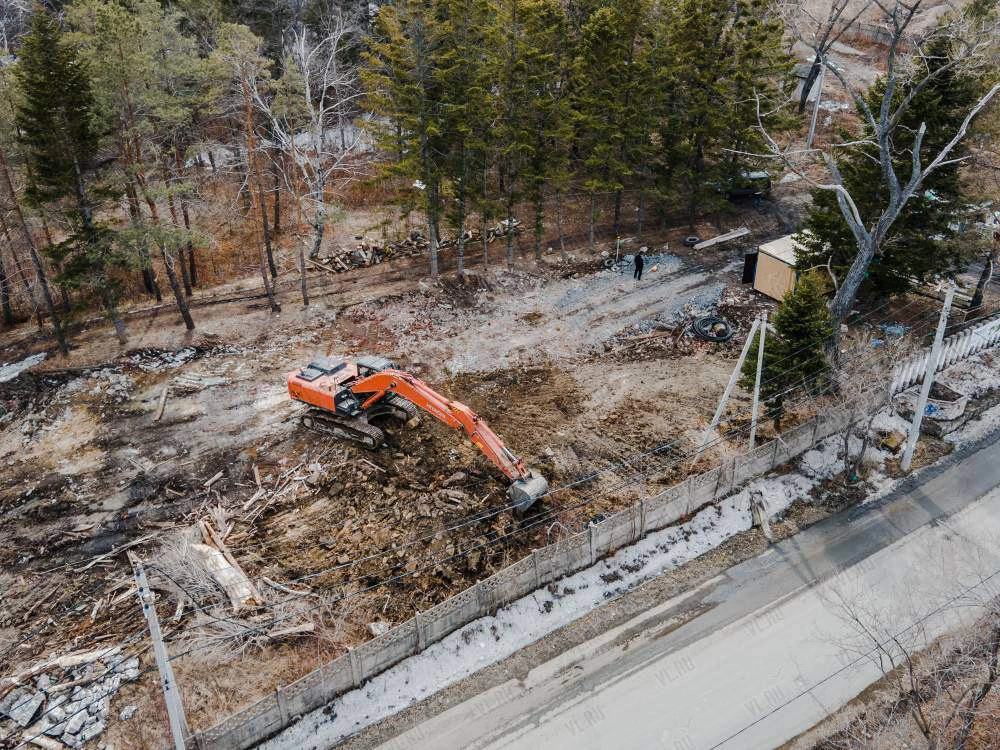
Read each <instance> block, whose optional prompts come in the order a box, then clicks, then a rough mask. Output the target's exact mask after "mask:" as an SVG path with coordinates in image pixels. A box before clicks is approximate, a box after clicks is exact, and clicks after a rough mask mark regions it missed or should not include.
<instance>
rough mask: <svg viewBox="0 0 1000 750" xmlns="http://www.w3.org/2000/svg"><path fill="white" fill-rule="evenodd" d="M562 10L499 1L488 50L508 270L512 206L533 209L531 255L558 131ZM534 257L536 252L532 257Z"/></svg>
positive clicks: (531, 0) (534, 0)
mask: <svg viewBox="0 0 1000 750" xmlns="http://www.w3.org/2000/svg"><path fill="white" fill-rule="evenodd" d="M561 21H562V10H561V8H559V6H558V5H554V4H552V3H549V2H545V1H544V0H499V2H497V4H496V15H495V19H494V24H493V28H494V42H493V43H492V44H491V45H490V46H491V49H492V54H491V56H490V62H489V70H490V79H491V80H492V81H493V84H494V85H493V94H494V95H493V110H494V111H495V113H496V127H495V128H494V133H493V137H494V142H495V148H496V153H497V161H498V170H499V181H500V184H501V185H502V188H503V190H502V192H503V203H504V212H505V215H506V220H507V222H508V228H509V229H508V232H507V235H506V238H507V265H508V267H512V266H513V262H514V257H513V256H514V250H513V241H514V234H513V231H511V230H510V227H511V224H512V222H513V219H514V206H515V204H516V203H517V202H519V201H520V200H521V199H522V198H523V197H525V196H529V197H531V198H532V202H533V203H534V205H535V214H536V220H535V225H536V251H538V250H540V243H539V241H538V238H537V237H538V233H539V232H540V222H541V193H540V191H541V185H542V184H544V181H545V176H546V170H547V167H548V165H549V163H550V160H549V157H550V156H555V155H556V152H555V151H552V150H550V149H551V148H552V143H551V141H552V139H553V137H554V136H555V135H556V134H558V133H559V129H560V127H562V126H563V124H564V123H563V121H561V120H560V119H557V118H561V117H562V116H563V115H564V112H565V110H563V111H562V112H561V111H560V110H559V109H558V108H557V107H556V104H557V102H559V99H558V97H557V93H558V92H557V91H556V89H555V87H556V85H557V84H558V82H559V80H560V70H559V57H558V54H557V51H556V50H557V48H558V46H559V45H560V43H561V38H562V28H563V27H562V23H561ZM538 254H539V255H540V252H539V253H538Z"/></svg>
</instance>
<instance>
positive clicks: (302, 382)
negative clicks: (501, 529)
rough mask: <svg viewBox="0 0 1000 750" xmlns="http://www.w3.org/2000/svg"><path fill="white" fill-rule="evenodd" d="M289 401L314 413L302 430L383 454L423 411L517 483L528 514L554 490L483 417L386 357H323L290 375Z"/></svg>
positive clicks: (515, 493) (521, 507)
mask: <svg viewBox="0 0 1000 750" xmlns="http://www.w3.org/2000/svg"><path fill="white" fill-rule="evenodd" d="M286 377H287V381H288V395H289V396H291V398H292V399H294V400H296V401H301V402H303V403H305V404H308V405H309V406H310V407H312V408H310V409H309V411H307V412H306V413H305V414H304V415H303V416H302V418H301V422H302V425H303V426H305V427H308V428H310V429H313V430H317V431H319V432H323V433H326V434H328V435H333V436H334V437H337V438H340V439H345V440H350V441H353V442H356V443H360V444H361V445H363V446H365V447H366V448H378V447H379V446H381V445H382V444H383V443H384V442H385V428H386V427H387V426H388V425H387V423H388V422H392V421H396V422H403V423H406V424H410V425H413V424H415V423H416V421H417V417H418V416H419V413H420V410H421V409H422V410H424V411H426V412H427V413H428V414H430V415H431V416H434V417H436V418H437V419H439V420H441V421H442V422H444V423H445V424H447V425H448V426H449V427H454V428H461V429H463V430H464V431H465V433H466V434H467V435H468V436H469V439H470V440H471V441H472V443H473V445H475V446H476V447H477V448H479V450H481V451H482V452H483V454H484V455H485V456H486V457H487V458H488V459H489V460H490V461H491V462H492V463H493V465H494V466H496V467H497V468H498V469H500V471H502V472H503V473H504V474H505V475H507V477H508V478H509V479H510V480H511V485H510V487H509V489H508V495H509V496H510V499H511V501H512V502H513V503H514V506H515V507H516V509H517V511H518V512H519V513H523V512H524V511H526V510H527V509H528V508H529V507H531V505H532V504H533V503H534V502H535V501H536V500H537V499H538V498H539V497H541V496H542V495H544V494H545V493H546V492H548V488H549V484H548V482H547V481H546V480H545V477H543V476H542V475H541V474H539V473H538V472H537V471H535V470H534V469H529V468H528V467H526V466H525V465H524V462H523V461H521V459H519V458H518V457H517V456H515V455H514V454H513V453H512V452H511V450H510V449H509V448H507V446H506V445H504V444H503V441H501V440H500V438H499V437H497V436H496V434H495V433H494V432H493V431H492V430H491V429H490V428H489V425H487V424H486V422H485V421H483V420H482V419H481V418H480V417H479V416H478V415H477V414H475V413H474V412H473V411H472V410H471V409H469V407H467V406H466V405H465V404H461V403H459V402H457V401H450V400H448V399H447V398H445V397H444V396H442V395H441V394H439V393H437V392H436V391H435V390H433V389H432V388H431V387H430V386H428V385H427V384H426V383H424V382H423V381H421V380H418V379H417V378H415V377H414V376H413V375H411V374H409V373H407V372H403V371H401V370H397V369H396V368H395V366H394V365H393V363H392V362H391V361H390V360H388V359H386V358H385V357H376V356H362V357H356V358H351V357H321V358H319V359H315V360H313V361H312V362H310V363H309V364H308V365H307V366H306V367H303V368H301V369H298V370H293V371H292V372H289V373H288V374H287V376H286Z"/></svg>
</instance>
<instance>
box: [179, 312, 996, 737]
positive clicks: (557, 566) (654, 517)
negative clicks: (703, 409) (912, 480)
mask: <svg viewBox="0 0 1000 750" xmlns="http://www.w3.org/2000/svg"><path fill="white" fill-rule="evenodd" d="M997 342H1000V318H998V319H996V320H991V321H989V322H985V323H981V324H979V325H977V326H974V327H973V328H970V329H967V330H965V331H963V332H961V333H958V334H956V335H954V336H951V337H950V338H948V339H947V345H946V347H945V349H944V350H943V355H942V364H941V368H944V367H946V366H947V365H948V364H953V363H954V362H956V361H958V360H960V359H964V358H966V357H970V356H972V355H973V354H976V353H978V352H979V351H982V350H983V349H985V348H986V347H987V346H990V345H992V344H995V343H997ZM926 357H927V352H925V353H923V354H920V355H917V356H915V357H914V358H913V359H912V360H910V361H907V362H904V363H902V364H901V365H899V366H898V367H897V368H896V370H895V372H894V376H893V381H892V382H893V387H892V395H894V394H896V393H897V392H899V391H900V390H903V389H905V388H907V387H909V386H910V385H912V384H913V383H914V382H915V380H914V379H913V378H914V377H915V378H916V379H917V380H919V379H920V376H921V375H922V373H923V369H922V368H923V365H922V364H921V363H925V362H926ZM911 372H913V373H917V374H916V375H911V374H910V373H911ZM886 395H887V396H888V395H890V394H886ZM884 404H885V402H882V404H881V405H884ZM881 405H879V404H875V406H879V408H881ZM859 406H860V407H861V408H865V409H867V408H871V407H872V406H873V404H872V403H871V400H870V399H868V398H865V397H862V398H861V399H860V400H859V403H858V404H852V403H844V404H840V405H838V406H836V407H834V408H832V409H828V410H826V411H824V412H823V413H822V414H819V415H817V416H815V417H813V418H812V419H810V420H808V421H807V422H804V423H802V424H800V425H798V426H796V427H793V428H791V429H789V430H786V431H785V432H784V433H782V434H781V435H780V436H778V437H777V438H776V439H774V440H771V441H769V442H767V443H764V444H763V445H760V446H758V447H757V448H755V449H754V450H752V451H749V452H747V453H745V454H741V455H737V456H733V457H731V458H727V459H725V460H724V461H723V462H722V463H721V464H720V465H718V466H716V467H714V468H712V469H709V470H708V471H706V472H703V473H701V474H695V475H691V476H689V477H688V478H687V479H685V480H684V481H683V482H681V483H679V484H676V485H674V486H673V487H670V488H669V489H667V490H664V491H662V492H659V493H657V494H656V495H653V496H651V497H648V498H644V499H643V500H640V501H639V502H637V503H635V504H634V505H633V506H632V507H630V508H627V509H625V510H623V511H621V512H619V513H616V514H614V515H612V516H609V517H607V518H605V519H604V520H603V521H601V522H600V523H593V522H592V523H590V524H589V525H588V526H587V527H586V528H585V529H584V530H583V531H580V532H578V533H576V534H572V535H570V536H567V537H565V538H563V539H560V540H559V541H557V542H553V543H552V544H547V545H546V546H544V547H541V548H540V549H537V550H535V551H534V552H533V553H532V554H531V555H529V556H527V557H525V558H522V559H521V560H519V561H518V562H516V563H514V564H512V565H510V566H508V567H506V568H504V569H503V570H501V571H499V572H497V573H494V574H493V575H492V576H490V577H489V578H486V579H484V580H482V581H479V582H478V583H477V584H476V585H474V586H472V587H470V588H468V589H466V590H465V591H462V592H461V593H459V594H456V595H455V596H453V597H451V598H449V599H446V600H445V601H443V602H441V603H440V604H438V605H436V606H434V607H431V608H430V609H428V610H427V611H425V612H418V613H417V615H416V616H415V617H414V618H413V619H410V620H407V621H406V622H404V623H401V624H400V625H397V626H396V627H394V628H393V629H392V630H390V631H389V632H387V633H385V634H384V635H380V636H377V637H375V638H373V639H372V640H370V641H367V642H365V643H363V644H361V645H360V646H357V647H356V648H354V649H351V650H350V651H349V652H348V653H347V654H346V655H344V656H341V657H339V658H337V659H334V660H333V661H331V662H330V663H328V664H326V665H324V666H322V667H319V668H318V669H315V670H313V671H312V672H310V673H309V674H307V675H305V676H304V677H302V678H301V679H299V680H296V681H295V682H293V683H292V684H290V685H287V686H284V687H279V688H278V689H277V690H275V691H274V693H272V694H270V695H267V696H265V697H264V698H261V699H260V700H258V701H257V702H256V703H253V704H251V705H249V706H247V707H246V708H244V709H243V710H242V711H239V712H238V713H235V714H233V715H231V716H229V717H228V718H227V719H225V720H224V721H222V722H221V723H219V724H217V725H216V726H214V727H212V728H210V729H207V730H205V731H202V732H198V733H197V734H195V735H194V737H193V738H191V739H192V743H191V744H192V745H194V746H195V747H197V748H199V750H244V748H249V747H253V746H254V745H256V744H258V743H260V742H262V741H263V740H265V739H267V738H269V737H271V736H273V735H275V734H277V733H278V732H279V731H281V730H282V729H284V728H285V727H287V726H288V725H289V724H291V723H292V721H293V719H295V718H296V717H299V716H302V715H304V714H306V713H309V712H310V711H314V710H315V709H317V708H320V707H321V706H324V705H326V704H327V703H329V702H330V701H331V700H333V699H334V698H336V697H337V696H338V695H340V694H342V693H344V692H346V691H348V690H351V689H353V688H356V687H359V686H361V685H362V684H363V683H364V682H365V681H366V680H368V679H370V678H372V677H374V676H375V675H377V674H379V673H380V672H382V671H384V670H386V669H388V668H389V667H391V666H393V665H395V664H398V663H399V662H401V661H402V660H403V659H405V658H407V657H408V656H411V655H413V654H415V653H417V652H419V651H422V650H423V649H424V648H426V647H427V646H428V645H430V644H431V643H435V642H436V641H439V640H441V639H442V638H444V637H445V636H446V635H448V634H449V633H452V632H454V631H455V630H458V629H459V628H460V627H463V626H464V625H467V624H469V623H470V622H472V621H473V620H477V619H479V618H480V617H484V616H486V615H489V614H491V613H493V612H495V611H496V610H497V609H499V608H501V607H503V606H504V605H506V604H509V603H510V602H513V601H515V600H516V599H519V598H521V597H522V596H525V595H527V594H530V593H531V592H532V591H535V590H536V589H539V588H541V587H542V586H545V585H546V584H548V583H550V582H552V581H555V580H558V579H560V578H563V577H564V576H567V575H570V574H571V573H575V572H576V571H578V570H582V569H583V568H587V567H589V566H591V565H593V564H594V563H595V562H597V560H598V559H600V558H602V557H604V556H606V555H609V554H611V553H612V552H614V551H616V550H617V549H619V548H621V547H625V546H627V545H629V544H632V543H634V542H636V541H638V540H639V539H641V538H642V537H643V536H645V535H646V533H647V532H650V531H656V530H658V529H662V528H664V527H666V526H670V525H671V524H673V523H676V522H677V521H679V520H681V519H682V518H685V517H686V516H689V515H691V514H693V513H695V512H696V511H697V510H699V509H700V508H702V507H704V506H705V505H708V504H710V503H713V502H715V501H716V500H719V499H721V498H723V497H726V496H728V495H730V494H732V493H733V492H735V491H736V490H737V489H739V488H740V487H741V486H742V485H743V484H745V483H746V482H747V481H749V480H751V479H754V478H756V477H758V476H760V475H762V474H766V473H767V472H769V471H772V470H774V469H776V468H777V467H779V466H781V465H782V464H785V463H787V462H788V461H790V460H791V459H793V458H795V457H796V456H799V455H800V454H802V453H805V452H806V451H808V450H810V449H811V448H813V447H814V446H815V445H816V444H817V443H818V442H820V441H821V440H824V439H825V438H828V437H830V436H831V435H834V434H837V433H840V432H841V431H843V430H844V429H845V428H846V427H847V426H848V425H849V424H850V423H851V422H852V420H854V421H856V413H855V410H856V409H857V408H858V407H859Z"/></svg>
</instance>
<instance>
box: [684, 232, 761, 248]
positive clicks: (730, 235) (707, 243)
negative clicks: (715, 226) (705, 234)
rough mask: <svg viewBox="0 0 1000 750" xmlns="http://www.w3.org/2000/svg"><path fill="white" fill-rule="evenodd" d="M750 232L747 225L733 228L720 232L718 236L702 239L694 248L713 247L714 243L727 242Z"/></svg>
mask: <svg viewBox="0 0 1000 750" xmlns="http://www.w3.org/2000/svg"><path fill="white" fill-rule="evenodd" d="M748 234H750V230H749V229H748V228H747V227H740V228H739V229H734V230H732V231H731V232H726V233H725V234H720V235H719V236H718V237H712V238H711V239H708V240H703V241H701V242H699V243H698V244H697V245H695V246H694V248H693V249H695V250H704V249H705V248H707V247H713V246H715V245H721V244H722V243H723V242H729V241H730V240H735V239H738V238H740V237H745V236H746V235H748Z"/></svg>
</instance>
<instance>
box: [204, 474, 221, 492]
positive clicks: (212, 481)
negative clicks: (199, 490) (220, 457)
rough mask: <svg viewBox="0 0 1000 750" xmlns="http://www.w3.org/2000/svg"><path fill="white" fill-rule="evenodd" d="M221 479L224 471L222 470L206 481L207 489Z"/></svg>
mask: <svg viewBox="0 0 1000 750" xmlns="http://www.w3.org/2000/svg"><path fill="white" fill-rule="evenodd" d="M220 479H222V472H221V471H220V472H219V473H217V474H216V475H215V476H214V477H212V478H211V479H209V480H208V481H207V482H205V489H206V490H207V489H210V488H211V487H212V485H213V484H215V483H216V482H218V481H219V480H220Z"/></svg>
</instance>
